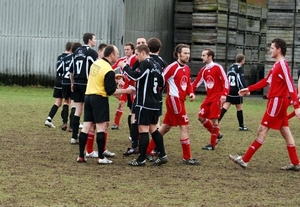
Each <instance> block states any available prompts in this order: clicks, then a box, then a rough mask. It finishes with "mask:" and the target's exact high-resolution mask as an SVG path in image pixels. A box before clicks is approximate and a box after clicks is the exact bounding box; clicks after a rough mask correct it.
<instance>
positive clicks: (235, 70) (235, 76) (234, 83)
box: [219, 54, 248, 131]
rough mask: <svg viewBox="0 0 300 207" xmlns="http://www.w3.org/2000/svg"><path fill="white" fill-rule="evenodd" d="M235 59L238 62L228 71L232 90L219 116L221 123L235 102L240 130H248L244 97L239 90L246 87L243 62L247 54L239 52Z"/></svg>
mask: <svg viewBox="0 0 300 207" xmlns="http://www.w3.org/2000/svg"><path fill="white" fill-rule="evenodd" d="M235 60H236V62H235V63H233V64H232V65H231V66H230V67H229V70H228V71H227V77H228V81H229V86H230V90H229V94H228V96H227V98H226V101H225V103H224V104H223V107H222V111H221V115H220V118H219V123H220V121H221V119H222V118H223V116H224V114H225V113H226V112H227V110H228V109H229V107H230V106H231V104H233V105H235V107H236V117H237V120H238V122H239V130H240V131H248V128H247V127H246V126H245V125H244V116H243V97H241V96H240V95H239V93H238V92H239V90H241V89H243V88H246V81H245V76H244V69H243V64H244V63H245V56H244V55H243V54H238V55H237V56H236V59H235Z"/></svg>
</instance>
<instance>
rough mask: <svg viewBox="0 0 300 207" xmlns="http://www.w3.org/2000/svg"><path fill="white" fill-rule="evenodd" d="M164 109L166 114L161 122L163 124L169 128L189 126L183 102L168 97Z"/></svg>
mask: <svg viewBox="0 0 300 207" xmlns="http://www.w3.org/2000/svg"><path fill="white" fill-rule="evenodd" d="M166 108H167V112H166V114H165V118H164V120H163V123H164V124H168V125H171V126H183V125H188V124H189V119H188V116H187V114H186V110H185V106H184V101H181V100H180V99H179V98H176V97H173V96H168V97H167V99H166Z"/></svg>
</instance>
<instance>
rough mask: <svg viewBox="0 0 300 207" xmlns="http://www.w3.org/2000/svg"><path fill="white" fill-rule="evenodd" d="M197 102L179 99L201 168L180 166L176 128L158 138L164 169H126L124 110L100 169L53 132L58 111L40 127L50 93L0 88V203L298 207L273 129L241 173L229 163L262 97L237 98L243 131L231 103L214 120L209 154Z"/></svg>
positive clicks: (295, 124) (293, 178)
mask: <svg viewBox="0 0 300 207" xmlns="http://www.w3.org/2000/svg"><path fill="white" fill-rule="evenodd" d="M203 98H204V95H197V97H196V101H195V102H192V103H190V102H188V101H187V102H186V107H187V111H188V116H189V120H190V128H191V129H190V138H191V148H192V154H193V157H194V158H196V159H199V160H200V161H201V162H202V164H201V165H200V166H185V165H182V164H181V146H180V143H179V128H173V129H171V131H170V132H169V133H168V134H166V135H165V136H164V139H165V146H166V152H167V154H168V157H169V162H168V163H167V164H166V165H163V166H159V167H157V166H150V165H149V163H148V165H147V166H146V167H131V166H127V165H126V163H127V161H129V160H131V159H133V158H134V156H130V157H123V156H122V152H123V151H124V150H125V149H127V147H129V146H130V143H129V141H128V134H129V132H128V129H127V115H128V109H127V108H126V109H125V110H124V114H123V117H122V121H121V126H120V129H119V130H114V131H112V130H109V140H108V149H109V150H111V151H113V152H115V153H116V157H115V158H113V159H112V160H113V161H114V164H112V165H108V166H102V165H97V164H96V160H95V159H91V158H90V159H88V162H87V163H86V164H78V163H77V162H76V158H77V155H78V145H75V146H74V145H71V144H70V138H71V133H68V132H65V131H62V130H60V128H59V126H60V125H61V119H60V111H61V108H60V109H59V110H58V112H57V114H56V116H55V117H54V120H53V123H54V125H55V126H56V127H57V128H56V129H50V128H46V127H45V126H44V121H45V119H46V117H47V115H48V112H49V110H50V107H51V106H52V105H53V103H54V99H53V98H52V89H50V88H37V87H16V86H14V87H7V86H0V114H1V122H0V126H1V133H0V141H1V150H0V155H1V159H0V206H99V207H119V206H120V207H123V206H124V207H125V206H135V207H163V206H172V207H173V206H175V207H183V206H184V207H185V206H186V207H198V206H202V207H206V206H207V207H209V206H247V207H250V206H257V207H258V206H259V207H261V206H300V198H299V189H298V182H299V176H300V174H299V173H298V172H284V171H280V169H279V168H280V167H281V166H283V165H285V164H288V163H289V159H288V155H287V151H286V147H285V142H284V140H283V139H282V138H281V136H280V133H279V132H278V131H273V130H270V131H269V134H268V137H267V140H266V142H265V143H264V145H263V146H262V147H261V148H260V150H259V151H258V152H257V153H256V154H255V155H254V157H253V159H252V160H251V162H250V163H249V165H248V168H247V169H245V170H244V169H242V168H240V167H239V166H237V165H235V164H234V163H232V162H231V161H230V160H229V158H228V154H236V153H239V154H242V153H244V152H245V150H246V149H247V148H248V146H249V145H250V144H251V142H252V141H253V140H254V138H255V136H256V129H257V127H258V125H259V123H260V120H261V117H262V114H263V112H264V109H265V105H266V100H265V99H262V98H261V97H260V98H257V97H246V98H245V99H244V118H245V125H246V126H247V127H249V129H250V131H247V132H240V131H238V122H237V119H236V110H235V108H234V106H232V107H231V108H230V109H229V111H228V112H227V114H226V115H225V116H224V118H223V120H222V122H221V123H220V128H221V132H222V134H223V139H222V140H221V141H220V143H219V144H218V146H217V147H216V149H215V150H214V151H203V150H202V149H201V148H202V146H204V145H206V144H208V143H209V134H208V132H207V131H206V130H205V129H204V128H203V126H202V125H200V123H199V122H198V121H197V113H198V108H199V105H200V103H201V101H202V100H203ZM110 106H111V120H113V116H114V113H115V109H116V106H117V100H116V99H115V98H113V97H111V98H110ZM81 120H82V119H81ZM290 126H291V130H292V132H293V134H294V135H295V139H296V143H299V141H298V140H299V137H298V136H299V121H298V120H297V119H296V118H293V119H291V121H290ZM95 146H96V144H95ZM298 146H299V144H298ZM299 150H300V148H299ZM299 150H298V152H299Z"/></svg>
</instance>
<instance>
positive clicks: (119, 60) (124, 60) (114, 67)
mask: <svg viewBox="0 0 300 207" xmlns="http://www.w3.org/2000/svg"><path fill="white" fill-rule="evenodd" d="M122 61H123V62H126V61H127V57H126V56H124V57H121V58H119V59H118V60H117V61H116V62H115V64H113V65H112V66H111V67H112V68H113V69H116V68H118V64H119V63H120V62H122Z"/></svg>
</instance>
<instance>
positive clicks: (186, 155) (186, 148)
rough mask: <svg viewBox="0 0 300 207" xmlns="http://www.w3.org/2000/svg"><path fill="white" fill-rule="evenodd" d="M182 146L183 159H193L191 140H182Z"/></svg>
mask: <svg viewBox="0 0 300 207" xmlns="http://www.w3.org/2000/svg"><path fill="white" fill-rule="evenodd" d="M180 144H181V147H182V157H183V159H185V160H188V159H191V158H192V153H191V145H190V139H189V138H186V139H180Z"/></svg>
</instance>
